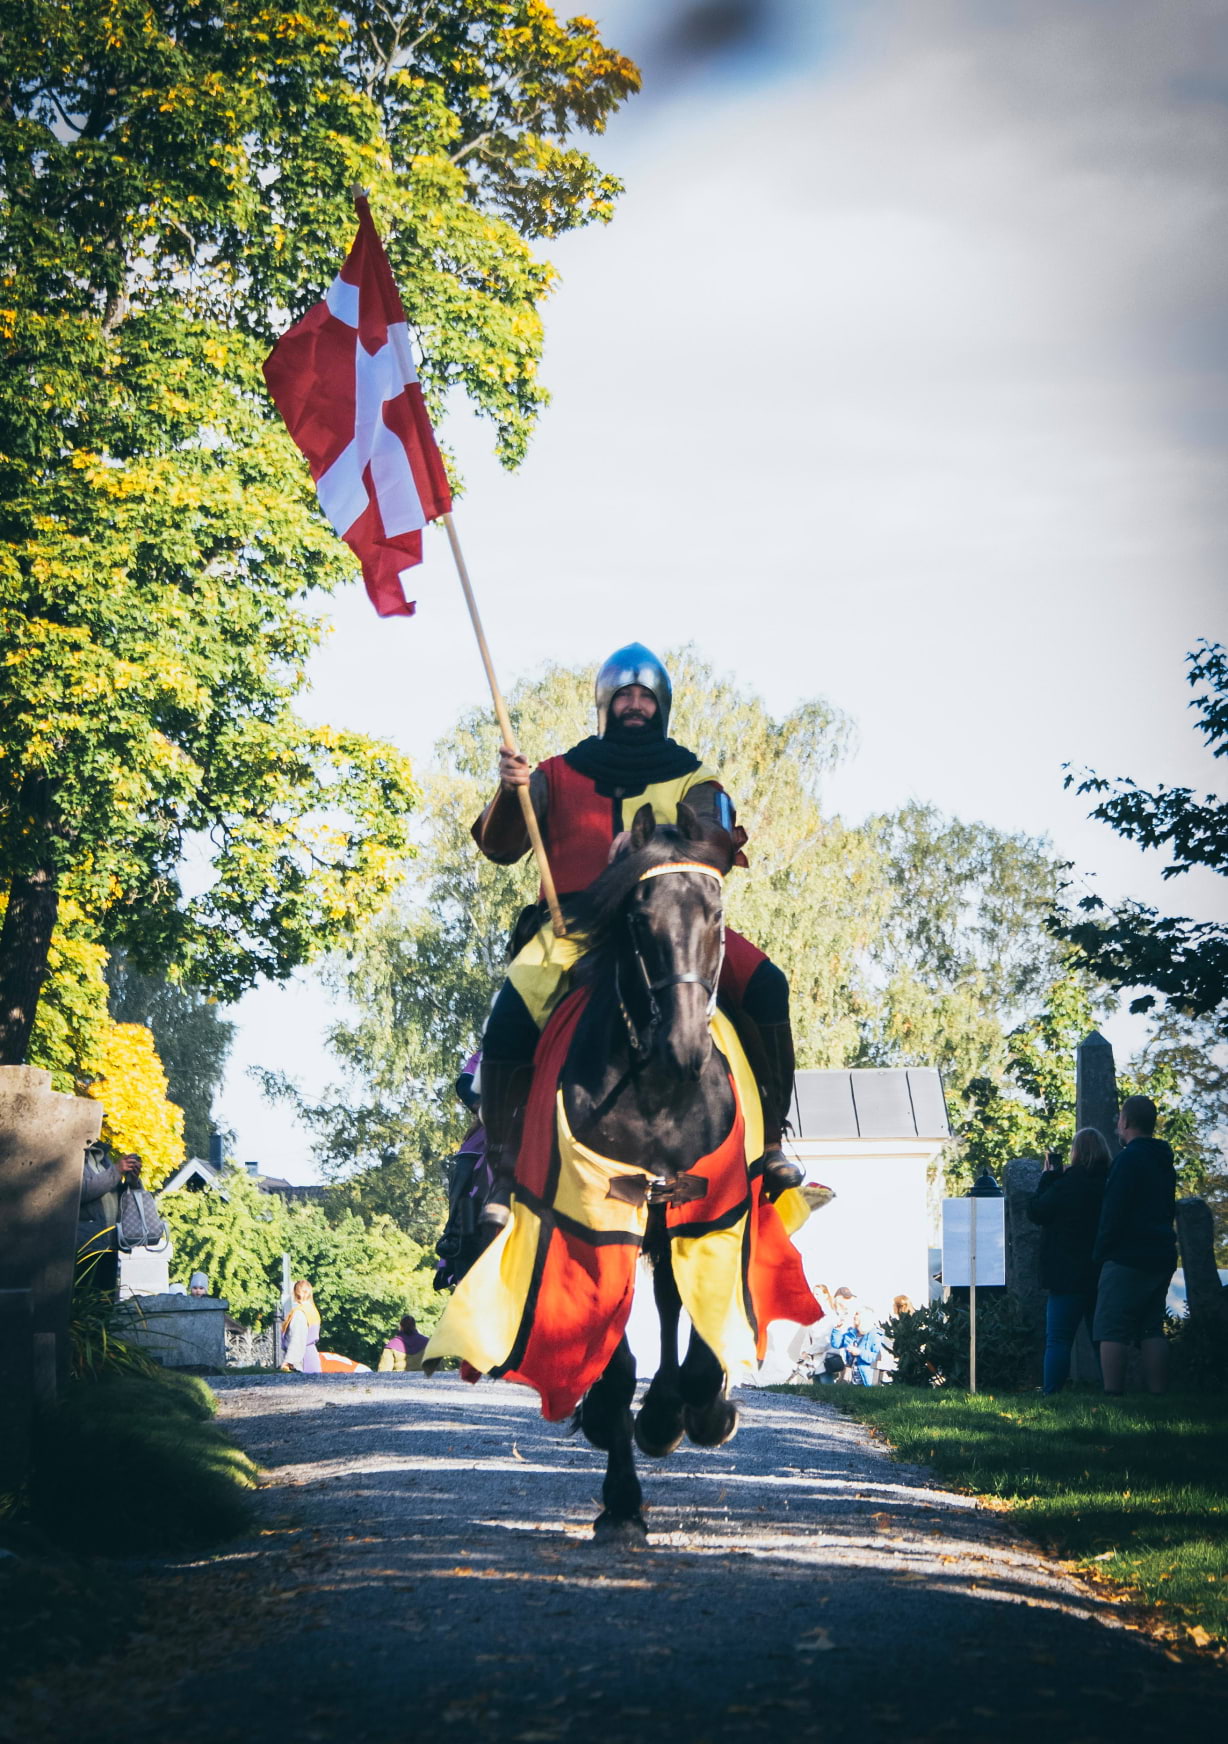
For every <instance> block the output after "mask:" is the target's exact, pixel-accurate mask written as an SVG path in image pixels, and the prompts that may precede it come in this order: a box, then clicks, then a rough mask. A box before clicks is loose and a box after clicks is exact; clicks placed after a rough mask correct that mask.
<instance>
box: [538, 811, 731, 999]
mask: <svg viewBox="0 0 1228 1744" xmlns="http://www.w3.org/2000/svg"><path fill="white" fill-rule="evenodd" d="M696 827H697V828H698V827H699V826H696ZM732 858H733V844H732V842H731V840H730V837H729V836H728V834H727V833H726V832H725V831H724V830H718V829H711V830H709V829H701V830H700V833H699V834H696V835H690V834H687V833H685V832H684V831H683V830H680V829H676V828H675V827H674V826H673V825H671V824H658V825H657V826H656V828H655V829H654V831H653V833H652V835H651V836H649V838H648V840H647V841H646V842H644V843H643V845H642V846H641V847H638V848H632V849H629V850H627V851H625V852H624V853H622V854H620V855H619V857H618V858H617V859H616V860H614V861H613V862H612V863H611V864H610V865H609V866H607V867H606V869H605V871H604V872H603V873H602V874H601V876H600V877H599V878H598V879H596V881H595V882H594V883H592V884H590V885H589V887H588V889H587V890H585V891H583V892H581V894H579V895H578V896H574V897H572V898H570V899H569V901H568V902H567V904H566V912H567V928H568V931H569V932H570V933H573V934H575V936H576V937H577V938H580V939H583V942H584V952H585V954H584V956H583V957H582V958H581V960H580V961H579V962H578V963H577V964H576V968H575V974H574V979H575V981H576V982H577V983H578V984H579V985H583V986H592V985H594V984H595V983H596V982H599V981H600V980H601V979H603V977H604V975H605V974H606V972H608V971H610V970H612V966H613V965H612V961H611V958H612V956H613V951H614V938H615V928H616V926H617V923H618V919H619V917H620V915H621V914H622V911H623V907H624V905H625V903H626V901H627V898H628V897H629V896H630V894H631V892H632V891H633V890H634V889H635V887H636V885H637V884H638V883H639V881H640V879H641V878H642V877H643V875H644V873H645V872H647V871H648V870H649V869H650V868H651V867H653V866H665V865H668V864H669V863H670V861H673V860H694V861H696V862H697V863H698V864H699V865H701V866H711V867H712V868H713V870H714V871H716V872H720V873H725V872H727V871H728V870H729V866H730V863H731V861H732Z"/></svg>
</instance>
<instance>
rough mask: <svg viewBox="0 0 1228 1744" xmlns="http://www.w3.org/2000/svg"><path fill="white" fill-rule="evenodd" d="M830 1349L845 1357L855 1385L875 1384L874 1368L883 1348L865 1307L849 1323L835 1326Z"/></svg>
mask: <svg viewBox="0 0 1228 1744" xmlns="http://www.w3.org/2000/svg"><path fill="white" fill-rule="evenodd" d="M831 1348H832V1350H836V1351H839V1352H840V1354H841V1355H842V1356H843V1357H844V1362H845V1367H846V1368H847V1369H848V1371H849V1380H850V1381H852V1383H853V1385H854V1386H857V1387H872V1386H873V1385H874V1370H875V1366H876V1364H877V1363H878V1359H879V1357H880V1356H881V1355H882V1351H883V1341H882V1339H881V1337H880V1336H879V1331H878V1327H877V1326H876V1325H875V1324H874V1320H873V1318H872V1316H871V1315H870V1314H869V1313H868V1312H867V1310H866V1309H864V1308H859V1309H858V1310H857V1312H856V1313H855V1314H854V1315H853V1319H852V1324H851V1325H849V1326H837V1328H836V1330H835V1331H834V1332H833V1333H832V1335H831Z"/></svg>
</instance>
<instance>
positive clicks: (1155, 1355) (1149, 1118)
mask: <svg viewBox="0 0 1228 1744" xmlns="http://www.w3.org/2000/svg"><path fill="white" fill-rule="evenodd" d="M1156 1119H1157V1115H1156V1105H1155V1103H1154V1102H1153V1101H1152V1100H1151V1098H1150V1097H1149V1096H1127V1097H1126V1100H1125V1101H1124V1102H1123V1103H1122V1105H1121V1113H1120V1114H1119V1115H1118V1117H1117V1131H1118V1134H1119V1136H1120V1137H1121V1140H1122V1143H1123V1145H1124V1147H1125V1148H1124V1149H1122V1150H1120V1151H1118V1153H1117V1155H1116V1157H1115V1158H1114V1159H1113V1166H1112V1168H1111V1169H1110V1170H1109V1179H1108V1184H1107V1185H1106V1187H1105V1190H1104V1206H1103V1209H1102V1210H1101V1213H1100V1227H1099V1229H1098V1230H1097V1232H1096V1245H1095V1247H1094V1249H1093V1250H1092V1260H1093V1262H1094V1263H1095V1264H1096V1265H1097V1266H1098V1267H1099V1268H1100V1284H1099V1288H1098V1290H1097V1293H1096V1320H1095V1325H1094V1328H1093V1331H1092V1337H1093V1338H1095V1339H1096V1340H1097V1341H1098V1342H1099V1345H1100V1368H1101V1371H1102V1373H1103V1375H1104V1390H1105V1392H1106V1393H1112V1394H1117V1393H1120V1392H1122V1390H1123V1385H1124V1382H1125V1376H1126V1351H1127V1348H1128V1347H1129V1346H1130V1345H1131V1344H1137V1345H1138V1347H1139V1350H1140V1352H1141V1355H1142V1359H1143V1379H1144V1381H1145V1382H1146V1385H1147V1391H1148V1392H1149V1393H1162V1392H1164V1391H1165V1389H1166V1388H1167V1386H1168V1343H1167V1340H1166V1339H1165V1337H1164V1301H1165V1297H1166V1296H1167V1295H1168V1286H1169V1283H1170V1281H1171V1279H1172V1275H1173V1272H1174V1271H1175V1270H1176V1266H1177V1238H1176V1236H1175V1234H1174V1233H1173V1218H1174V1214H1175V1208H1176V1197H1177V1172H1176V1169H1175V1168H1174V1167H1173V1153H1172V1151H1171V1150H1170V1149H1169V1148H1168V1146H1167V1145H1166V1144H1165V1143H1164V1142H1163V1140H1162V1139H1158V1138H1156V1136H1155V1129H1156Z"/></svg>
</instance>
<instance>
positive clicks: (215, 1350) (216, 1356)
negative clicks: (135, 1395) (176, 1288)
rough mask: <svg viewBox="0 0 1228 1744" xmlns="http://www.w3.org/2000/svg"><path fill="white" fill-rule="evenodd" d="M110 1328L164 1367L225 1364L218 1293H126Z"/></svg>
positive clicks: (222, 1306)
mask: <svg viewBox="0 0 1228 1744" xmlns="http://www.w3.org/2000/svg"><path fill="white" fill-rule="evenodd" d="M114 1329H115V1335H116V1337H117V1338H122V1339H123V1340H124V1342H125V1343H126V1344H134V1345H136V1346H138V1347H139V1348H140V1349H141V1350H145V1351H148V1352H149V1354H150V1356H152V1357H154V1358H155V1359H156V1360H157V1361H158V1362H160V1363H161V1364H162V1366H163V1368H168V1369H210V1370H213V1371H215V1372H218V1373H220V1372H221V1370H222V1369H224V1368H225V1367H226V1304H225V1302H224V1301H223V1300H222V1299H221V1298H220V1297H218V1296H182V1295H178V1294H175V1295H165V1296H129V1297H128V1298H127V1300H126V1301H124V1302H121V1303H120V1304H119V1306H118V1308H117V1309H116V1312H115V1320H114Z"/></svg>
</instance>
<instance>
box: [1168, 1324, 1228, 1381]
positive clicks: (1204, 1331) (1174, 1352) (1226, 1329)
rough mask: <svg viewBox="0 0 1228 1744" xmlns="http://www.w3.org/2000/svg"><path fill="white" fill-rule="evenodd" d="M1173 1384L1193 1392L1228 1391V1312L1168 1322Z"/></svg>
mask: <svg viewBox="0 0 1228 1744" xmlns="http://www.w3.org/2000/svg"><path fill="white" fill-rule="evenodd" d="M1164 1330H1165V1332H1166V1333H1167V1335H1168V1340H1169V1346H1168V1354H1169V1361H1170V1364H1171V1374H1172V1384H1173V1386H1174V1387H1179V1388H1181V1389H1182V1390H1184V1391H1189V1392H1191V1393H1228V1314H1223V1315H1211V1314H1191V1315H1186V1316H1183V1317H1182V1318H1181V1319H1180V1320H1175V1319H1172V1318H1171V1317H1170V1318H1169V1319H1168V1320H1167V1321H1166V1322H1165V1325H1164Z"/></svg>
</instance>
